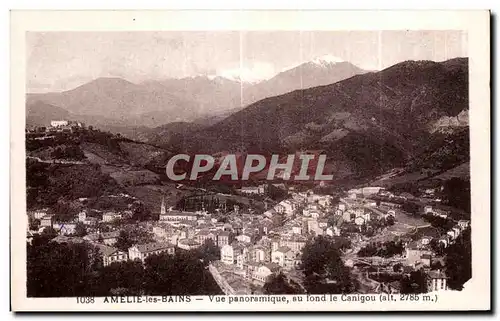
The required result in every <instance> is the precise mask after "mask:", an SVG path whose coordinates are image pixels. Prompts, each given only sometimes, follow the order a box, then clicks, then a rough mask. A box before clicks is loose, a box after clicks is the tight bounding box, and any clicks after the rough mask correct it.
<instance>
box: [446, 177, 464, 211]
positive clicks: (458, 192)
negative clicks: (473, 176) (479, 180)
mask: <svg viewBox="0 0 500 321" xmlns="http://www.w3.org/2000/svg"><path fill="white" fill-rule="evenodd" d="M443 194H444V196H443V199H444V202H445V203H446V204H448V205H450V206H454V207H458V208H460V209H462V210H464V211H466V212H468V213H470V204H471V196H470V195H471V194H470V181H468V180H464V179H462V178H458V177H453V178H452V179H450V180H447V181H445V183H444V186H443Z"/></svg>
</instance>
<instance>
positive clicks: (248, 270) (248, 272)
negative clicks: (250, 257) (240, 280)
mask: <svg viewBox="0 0 500 321" xmlns="http://www.w3.org/2000/svg"><path fill="white" fill-rule="evenodd" d="M259 266H260V263H259V262H254V261H248V262H246V263H245V265H244V267H243V269H244V271H245V277H246V278H247V279H252V278H253V275H254V273H255V272H256V271H257V269H258V268H259Z"/></svg>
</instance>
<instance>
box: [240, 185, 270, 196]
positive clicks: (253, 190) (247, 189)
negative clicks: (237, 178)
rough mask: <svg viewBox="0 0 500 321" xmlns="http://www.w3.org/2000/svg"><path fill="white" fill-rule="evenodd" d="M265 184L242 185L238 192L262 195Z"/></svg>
mask: <svg viewBox="0 0 500 321" xmlns="http://www.w3.org/2000/svg"><path fill="white" fill-rule="evenodd" d="M265 189H266V188H265V185H259V186H243V187H242V188H241V189H240V190H239V192H240V193H243V194H255V195H262V194H264V193H265Z"/></svg>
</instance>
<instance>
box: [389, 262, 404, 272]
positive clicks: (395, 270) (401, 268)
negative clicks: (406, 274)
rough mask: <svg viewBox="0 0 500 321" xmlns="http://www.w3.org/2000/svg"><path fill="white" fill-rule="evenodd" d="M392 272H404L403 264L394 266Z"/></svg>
mask: <svg viewBox="0 0 500 321" xmlns="http://www.w3.org/2000/svg"><path fill="white" fill-rule="evenodd" d="M392 270H393V271H394V272H401V271H402V270H403V264H401V263H396V264H394V266H393V267H392Z"/></svg>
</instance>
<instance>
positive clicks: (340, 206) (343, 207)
mask: <svg viewBox="0 0 500 321" xmlns="http://www.w3.org/2000/svg"><path fill="white" fill-rule="evenodd" d="M338 208H339V210H341V211H342V212H343V211H345V210H346V209H347V208H346V205H345V204H343V203H340V204H339V206H338Z"/></svg>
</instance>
